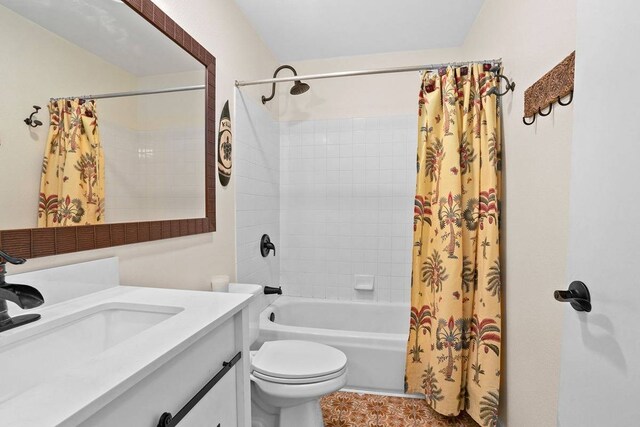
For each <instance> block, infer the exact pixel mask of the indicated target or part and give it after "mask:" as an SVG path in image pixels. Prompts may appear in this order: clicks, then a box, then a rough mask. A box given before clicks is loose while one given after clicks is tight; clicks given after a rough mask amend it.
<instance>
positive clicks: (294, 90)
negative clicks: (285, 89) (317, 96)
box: [289, 80, 309, 95]
mask: <svg viewBox="0 0 640 427" xmlns="http://www.w3.org/2000/svg"><path fill="white" fill-rule="evenodd" d="M308 90H309V85H308V84H306V83H302V82H301V81H300V80H296V81H295V83H293V86H292V87H291V90H290V91H289V93H290V94H291V95H301V94H303V93H305V92H306V91H308Z"/></svg>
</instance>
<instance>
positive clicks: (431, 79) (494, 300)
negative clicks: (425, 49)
mask: <svg viewBox="0 0 640 427" xmlns="http://www.w3.org/2000/svg"><path fill="white" fill-rule="evenodd" d="M496 85H497V82H496V77H495V73H493V72H491V71H489V66H485V65H482V64H474V65H471V66H469V67H461V68H447V69H442V70H440V71H439V72H438V73H424V75H423V78H422V85H421V89H420V95H419V110H418V111H419V123H418V131H419V136H418V158H417V170H418V174H417V180H416V196H415V210H414V248H413V269H412V281H411V325H410V333H409V341H408V345H407V364H406V379H405V388H406V391H407V392H410V393H422V394H424V395H425V397H426V399H427V401H428V402H429V404H430V405H431V406H432V407H433V408H434V409H435V410H436V411H438V412H440V413H442V414H444V415H457V414H458V413H459V412H460V411H462V410H466V411H467V412H468V413H469V414H470V415H471V416H472V417H473V418H474V419H475V420H476V421H477V422H478V423H480V424H481V425H483V426H495V425H496V423H497V418H498V396H499V394H498V393H499V386H500V341H501V338H500V332H501V314H500V311H501V310H500V290H501V275H500V256H499V254H500V247H499V244H500V234H499V219H500V211H499V209H500V203H499V199H500V184H501V132H500V131H501V128H500V112H499V106H498V101H497V97H496V96H495V95H489V96H485V93H486V92H487V91H488V90H489V89H490V88H491V87H494V86H496Z"/></svg>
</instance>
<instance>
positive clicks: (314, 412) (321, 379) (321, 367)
mask: <svg viewBox="0 0 640 427" xmlns="http://www.w3.org/2000/svg"><path fill="white" fill-rule="evenodd" d="M229 292H239V293H253V294H256V297H255V298H254V299H253V301H252V302H251V303H250V305H249V331H250V332H249V335H250V340H251V344H252V345H253V344H254V343H255V342H256V341H257V339H258V333H259V325H258V321H259V320H258V319H259V315H260V312H261V311H262V310H263V309H264V308H265V306H266V305H267V304H268V302H267V301H265V299H264V295H262V286H258V285H245V284H230V286H229ZM250 366H251V368H250V370H251V374H250V379H251V421H252V424H251V425H252V427H323V426H324V422H323V420H322V412H321V410H320V399H321V398H322V397H323V396H324V395H326V394H329V393H333V392H334V391H338V390H339V389H341V388H342V387H344V386H345V385H346V384H347V356H345V354H344V353H343V352H342V351H340V350H338V349H336V348H333V347H330V346H328V345H324V344H320V343H316V342H311V341H299V340H279V341H267V342H265V343H264V344H263V345H262V346H261V347H260V349H258V350H256V351H252V352H251V365H250Z"/></svg>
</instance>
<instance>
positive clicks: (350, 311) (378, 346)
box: [258, 296, 409, 393]
mask: <svg viewBox="0 0 640 427" xmlns="http://www.w3.org/2000/svg"><path fill="white" fill-rule="evenodd" d="M271 319H273V321H272V320H271ZM259 331H260V332H259V337H258V344H259V345H261V344H262V343H264V342H265V341H273V340H286V339H296V340H307V341H315V342H320V343H323V344H327V345H330V346H333V347H335V348H338V349H340V350H342V351H343V352H344V353H345V354H346V355H347V359H348V362H347V369H348V382H347V388H351V389H358V390H364V391H375V392H382V393H402V392H403V389H404V366H405V355H406V347H407V338H408V336H409V307H408V305H407V304H395V303H394V304H377V303H365V302H354V301H332V300H320V299H311V298H298V297H289V296H281V297H279V298H278V299H277V300H275V302H273V303H272V304H271V305H269V306H268V307H266V308H265V309H264V310H263V311H262V312H261V313H260V319H259Z"/></svg>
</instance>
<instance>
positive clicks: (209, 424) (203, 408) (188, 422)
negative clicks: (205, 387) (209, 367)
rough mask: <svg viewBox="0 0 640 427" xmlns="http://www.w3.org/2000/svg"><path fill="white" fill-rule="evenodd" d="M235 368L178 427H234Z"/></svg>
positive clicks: (235, 424) (236, 419) (236, 422)
mask: <svg viewBox="0 0 640 427" xmlns="http://www.w3.org/2000/svg"><path fill="white" fill-rule="evenodd" d="M236 406H237V405H236V367H235V366H234V367H233V368H231V370H230V371H229V372H227V374H226V375H225V376H224V377H222V379H221V380H220V381H219V382H218V384H216V385H215V386H214V387H213V388H212V389H211V390H209V392H208V393H207V394H206V395H205V396H204V397H203V398H202V400H201V401H200V402H198V404H197V405H196V406H194V407H193V408H192V409H191V411H189V413H188V414H187V415H186V416H185V417H184V418H183V419H182V421H180V423H179V424H178V426H179V427H217V426H218V425H219V426H220V427H236V426H237V425H238V415H237V413H236V411H237V409H236Z"/></svg>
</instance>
